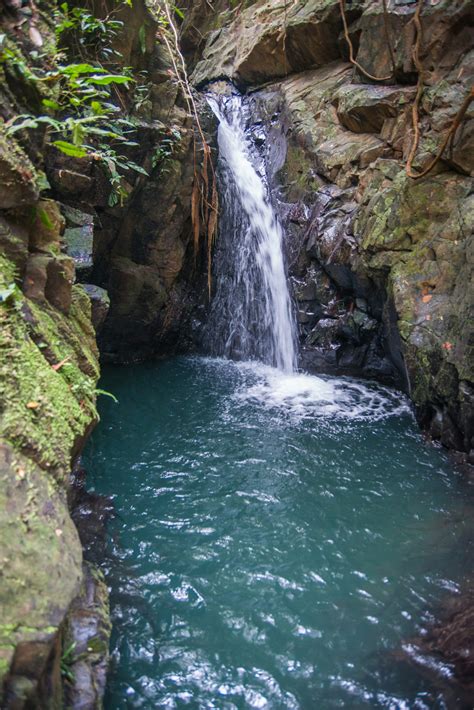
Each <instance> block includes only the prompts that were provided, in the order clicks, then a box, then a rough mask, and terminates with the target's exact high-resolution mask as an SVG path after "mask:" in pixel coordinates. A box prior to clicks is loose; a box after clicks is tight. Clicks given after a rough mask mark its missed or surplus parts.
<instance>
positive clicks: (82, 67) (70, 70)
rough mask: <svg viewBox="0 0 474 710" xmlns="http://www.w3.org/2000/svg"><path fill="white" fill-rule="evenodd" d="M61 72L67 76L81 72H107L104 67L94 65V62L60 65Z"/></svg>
mask: <svg viewBox="0 0 474 710" xmlns="http://www.w3.org/2000/svg"><path fill="white" fill-rule="evenodd" d="M58 69H59V71H60V72H61V74H66V75H67V76H78V75H79V74H91V73H92V72H94V73H95V74H97V73H104V74H106V73H107V70H106V69H102V67H98V66H94V65H92V64H84V63H83V64H66V65H65V66H60V67H58Z"/></svg>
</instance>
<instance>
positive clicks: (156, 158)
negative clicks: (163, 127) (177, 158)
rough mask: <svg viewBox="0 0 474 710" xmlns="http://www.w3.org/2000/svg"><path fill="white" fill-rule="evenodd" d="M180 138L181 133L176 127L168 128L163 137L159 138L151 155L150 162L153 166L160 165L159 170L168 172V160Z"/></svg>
mask: <svg viewBox="0 0 474 710" xmlns="http://www.w3.org/2000/svg"><path fill="white" fill-rule="evenodd" d="M180 140H181V133H180V132H179V131H178V129H177V128H170V130H169V131H168V133H167V134H166V135H165V137H164V138H162V139H161V141H160V144H159V146H158V147H157V148H156V150H155V152H154V153H153V155H152V159H151V164H152V166H153V167H154V168H155V167H156V166H157V165H160V166H161V172H162V173H167V172H169V161H170V159H171V158H172V156H173V154H174V151H175V148H176V145H177V144H178V143H179V141H180Z"/></svg>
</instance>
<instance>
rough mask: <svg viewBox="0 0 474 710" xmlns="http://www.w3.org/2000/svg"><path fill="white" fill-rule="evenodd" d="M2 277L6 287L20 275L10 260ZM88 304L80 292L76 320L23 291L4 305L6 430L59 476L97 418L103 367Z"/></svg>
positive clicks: (1, 365)
mask: <svg viewBox="0 0 474 710" xmlns="http://www.w3.org/2000/svg"><path fill="white" fill-rule="evenodd" d="M0 272H1V274H2V280H3V283H4V284H5V283H9V282H10V281H11V280H12V279H13V277H14V270H13V268H12V266H11V264H10V263H9V262H8V261H6V260H4V259H2V261H1V263H0ZM88 304H89V301H88V297H87V295H86V294H85V293H84V291H83V290H82V289H76V290H75V292H74V299H73V306H72V308H71V312H70V314H69V316H65V315H63V314H61V313H59V312H58V311H56V310H55V309H53V308H51V307H49V306H47V305H43V304H41V305H40V304H35V303H33V302H31V301H28V300H27V299H25V298H24V297H23V296H22V295H21V294H19V293H18V294H17V296H16V297H15V298H14V299H9V301H8V302H7V303H5V304H2V305H1V306H0V329H1V335H0V398H1V400H2V402H3V406H2V412H1V419H0V432H1V434H2V436H3V437H4V438H5V439H6V440H7V441H9V442H10V443H11V444H12V445H13V446H14V447H15V448H17V449H19V450H21V451H23V452H25V453H28V454H29V455H31V456H32V457H33V458H34V460H35V461H37V462H38V463H39V464H40V465H41V466H42V467H43V468H46V469H48V470H52V471H54V472H55V474H56V475H57V476H58V477H59V478H62V477H64V476H65V475H66V473H67V472H68V470H69V466H70V458H71V453H72V452H73V451H74V450H75V448H76V444H77V441H78V440H80V438H81V437H82V436H83V435H84V432H85V431H87V429H88V428H89V427H90V426H91V425H92V424H93V423H94V422H95V421H96V420H97V413H96V409H95V394H94V390H95V386H96V382H97V378H98V375H99V370H98V364H97V351H96V347H95V340H94V335H93V332H92V326H91V325H90V322H89V321H88V316H89V313H90V305H89V310H88V309H87V306H88ZM61 362H62V363H63V364H62V366H61V367H59V369H55V365H58V364H60V363H61Z"/></svg>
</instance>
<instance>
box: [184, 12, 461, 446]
mask: <svg viewBox="0 0 474 710" xmlns="http://www.w3.org/2000/svg"><path fill="white" fill-rule="evenodd" d="M415 9H416V4H415V3H407V2H392V3H389V4H388V12H387V16H386V17H384V13H383V6H382V3H380V2H375V1H374V2H357V3H350V4H348V5H347V21H348V32H349V37H350V38H351V41H352V43H353V46H354V54H355V57H356V61H357V62H358V63H359V64H360V65H361V66H362V67H363V68H364V69H365V70H366V72H368V73H369V74H371V75H373V76H382V77H385V80H384V81H378V82H374V81H372V80H370V79H368V78H367V77H366V76H365V75H364V74H363V73H362V72H360V71H359V70H358V69H357V67H354V66H353V65H352V64H351V63H349V62H348V61H347V60H348V46H347V42H346V39H345V37H344V35H343V32H342V28H343V26H342V20H341V12H340V4H339V2H337V0H333V1H330V0H324V1H323V0H315V1H314V2H306V3H292V4H290V3H283V2H281V3H279V2H257V3H254V4H252V6H251V7H248V8H247V9H243V10H241V11H239V12H236V13H234V16H233V17H232V19H231V20H230V22H228V23H225V24H224V26H223V27H218V28H216V29H214V30H212V31H211V32H210V33H209V35H208V39H207V43H206V46H205V47H204V49H203V50H201V51H202V59H201V60H200V61H199V62H198V63H197V66H196V67H195V69H194V73H193V77H192V78H193V81H194V83H195V85H196V86H198V87H205V86H206V85H207V84H208V83H209V82H212V81H214V80H221V79H225V80H230V81H232V82H233V83H234V84H235V85H236V86H237V87H239V89H240V90H245V91H247V92H250V95H251V100H250V104H251V109H250V115H249V119H248V131H249V133H250V134H251V135H253V136H254V140H255V142H256V144H257V145H258V144H259V143H260V150H261V152H262V153H263V154H265V156H266V159H267V165H268V166H269V168H270V173H271V174H272V175H273V178H272V185H271V188H272V193H273V197H274V202H275V205H276V207H277V209H278V210H279V213H280V216H281V218H282V221H283V223H284V226H285V228H286V234H287V251H288V259H289V269H290V276H291V278H292V282H293V290H294V295H295V298H296V302H297V306H298V320H299V328H300V341H301V364H302V366H303V367H305V368H308V369H311V370H313V371H318V372H321V371H323V372H332V373H335V372H337V373H346V374H358V375H361V374H362V375H366V376H369V377H375V378H377V379H381V380H386V381H392V382H396V383H397V384H398V385H400V386H403V387H405V388H406V390H407V391H409V393H410V395H411V397H412V399H413V401H414V403H415V405H416V407H417V411H418V415H419V418H420V421H421V423H422V425H423V426H424V427H425V428H427V429H428V431H429V432H430V433H431V435H432V436H433V437H434V438H435V439H439V440H441V442H442V443H443V444H444V445H446V446H447V447H449V448H453V449H457V450H462V451H465V452H469V451H470V450H471V449H472V445H473V439H472V437H473V433H474V430H473V419H472V416H473V415H472V412H473V394H474V390H473V370H472V363H473V357H472V355H473V352H472V347H473V330H472V319H470V315H469V314H470V313H472V305H473V289H472V267H473V262H472V259H473V256H472V246H473V243H472V232H473V193H472V187H473V184H472V178H471V175H472V170H473V166H474V163H473V160H474V152H473V127H474V123H473V112H472V110H470V111H469V110H468V112H467V115H466V116H465V119H464V122H463V123H462V125H461V126H460V128H459V130H458V132H457V133H456V137H455V140H454V141H453V144H452V146H451V150H450V151H446V152H445V153H444V154H443V160H441V161H440V162H439V163H438V164H437V165H436V167H435V169H434V170H433V171H432V172H431V173H430V174H429V175H427V176H426V177H423V178H421V179H419V180H416V179H413V178H411V177H409V176H408V175H407V173H406V171H405V163H406V160H407V158H408V155H409V153H410V150H411V145H412V140H413V127H412V107H413V102H414V99H415V95H416V93H417V81H418V71H417V67H416V66H415V64H414V59H413V48H414V46H415V42H416V31H415V23H414V13H415ZM473 22H474V16H473V6H472V3H470V2H444V1H440V2H431V3H423V4H422V10H421V23H422V35H421V39H420V52H419V53H420V62H421V65H422V67H423V84H424V88H423V94H422V99H421V102H420V110H419V119H420V121H419V127H420V132H421V136H422V137H421V141H420V147H419V150H418V152H417V156H416V159H415V162H414V169H415V170H416V171H421V170H422V169H423V167H425V166H426V164H427V163H428V162H430V160H431V158H432V156H433V155H434V154H436V152H437V150H438V148H439V146H440V145H441V143H442V141H443V139H444V136H445V135H446V132H447V131H448V130H449V128H450V126H451V125H452V122H453V119H454V117H455V116H456V114H457V112H458V110H459V108H460V107H461V105H462V104H463V101H464V100H465V98H466V97H469V95H470V93H471V91H472V88H471V87H472V80H473V50H472V24H473ZM387 37H388V41H387ZM390 47H392V52H393V61H394V65H393V68H392V62H391V50H390ZM262 84H265V88H263V89H261V88H259V87H260V86H261V85H262ZM217 90H219V89H218V88H217ZM262 125H264V126H265V127H266V130H267V132H268V134H269V139H268V141H266V142H265V143H263V142H262V137H261V135H260V134H261V133H262V131H261V127H262Z"/></svg>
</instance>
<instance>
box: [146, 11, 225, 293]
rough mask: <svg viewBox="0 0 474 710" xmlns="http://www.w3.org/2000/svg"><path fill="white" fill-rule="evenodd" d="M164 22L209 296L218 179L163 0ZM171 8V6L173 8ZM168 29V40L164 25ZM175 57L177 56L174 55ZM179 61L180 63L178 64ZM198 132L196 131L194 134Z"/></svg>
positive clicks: (196, 234) (197, 241)
mask: <svg viewBox="0 0 474 710" xmlns="http://www.w3.org/2000/svg"><path fill="white" fill-rule="evenodd" d="M163 9H164V13H165V20H166V22H165V23H162V31H161V34H160V38H161V39H163V41H164V43H165V45H166V47H167V49H168V53H169V55H170V59H171V63H172V65H173V70H174V73H175V76H176V80H177V82H178V85H179V87H180V89H181V92H182V94H183V97H184V100H185V101H186V105H187V107H188V112H189V115H190V116H191V117H192V118H193V124H194V132H193V144H194V148H193V159H194V181H193V190H192V196H191V222H192V225H193V244H194V258H195V260H196V259H197V255H198V252H199V245H200V237H201V231H202V230H201V228H202V225H204V228H205V232H206V242H207V243H206V252H207V286H208V294H209V298H210V297H211V290H212V248H213V245H214V242H215V237H216V234H217V223H218V215H219V197H218V192H217V179H216V174H215V170H214V165H213V163H212V158H211V148H210V146H209V144H208V142H207V140H206V137H205V135H204V131H203V128H202V125H201V121H200V119H199V111H198V108H197V106H196V101H195V99H194V94H193V89H192V87H191V85H190V82H189V78H188V74H187V69H186V62H185V60H184V57H183V54H182V52H181V50H180V43H179V35H178V31H177V29H176V25H175V23H174V21H173V18H172V13H171V10H170V7H169V5H168V3H167V2H166V0H164V2H163ZM173 9H174V8H173ZM168 28H169V29H170V30H171V41H170V38H169V37H168V34H167V29H168ZM176 58H178V59H176ZM178 62H179V65H178ZM196 132H197V135H196ZM198 139H199V142H200V144H201V147H202V151H203V159H202V164H201V165H200V166H199V165H198V160H197V151H198Z"/></svg>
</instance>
